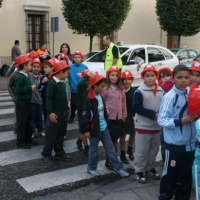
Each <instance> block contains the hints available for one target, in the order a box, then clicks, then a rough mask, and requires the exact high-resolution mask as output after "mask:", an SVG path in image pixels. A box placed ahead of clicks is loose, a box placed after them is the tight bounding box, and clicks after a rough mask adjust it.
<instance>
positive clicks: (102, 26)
mask: <svg viewBox="0 0 200 200" xmlns="http://www.w3.org/2000/svg"><path fill="white" fill-rule="evenodd" d="M130 1H131V0H81V1H80V0H62V12H63V16H64V18H65V20H66V21H67V23H68V27H69V28H70V29H72V30H73V33H77V34H85V35H86V36H89V37H90V48H89V50H90V51H92V42H93V38H94V36H97V35H105V34H110V33H112V32H113V31H117V30H119V29H120V28H121V26H122V24H123V22H124V20H125V19H126V17H127V15H128V12H129V10H130V8H131V4H130Z"/></svg>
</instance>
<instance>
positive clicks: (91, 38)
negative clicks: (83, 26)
mask: <svg viewBox="0 0 200 200" xmlns="http://www.w3.org/2000/svg"><path fill="white" fill-rule="evenodd" d="M93 37H94V36H93V35H90V49H89V52H91V51H92V43H93Z"/></svg>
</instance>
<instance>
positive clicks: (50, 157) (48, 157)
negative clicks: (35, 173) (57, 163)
mask: <svg viewBox="0 0 200 200" xmlns="http://www.w3.org/2000/svg"><path fill="white" fill-rule="evenodd" d="M42 158H43V159H44V161H45V162H47V163H49V164H53V163H54V159H53V156H44V155H42Z"/></svg>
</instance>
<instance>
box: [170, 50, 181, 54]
mask: <svg viewBox="0 0 200 200" xmlns="http://www.w3.org/2000/svg"><path fill="white" fill-rule="evenodd" d="M170 51H171V52H172V53H173V54H175V55H176V54H177V52H178V51H179V50H178V49H170Z"/></svg>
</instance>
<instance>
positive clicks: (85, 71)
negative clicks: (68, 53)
mask: <svg viewBox="0 0 200 200" xmlns="http://www.w3.org/2000/svg"><path fill="white" fill-rule="evenodd" d="M89 71H90V70H89V69H85V70H83V71H82V72H80V73H77V75H78V76H80V77H81V78H83V77H84V76H85V75H86V74H87V73H88V72H89Z"/></svg>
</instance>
